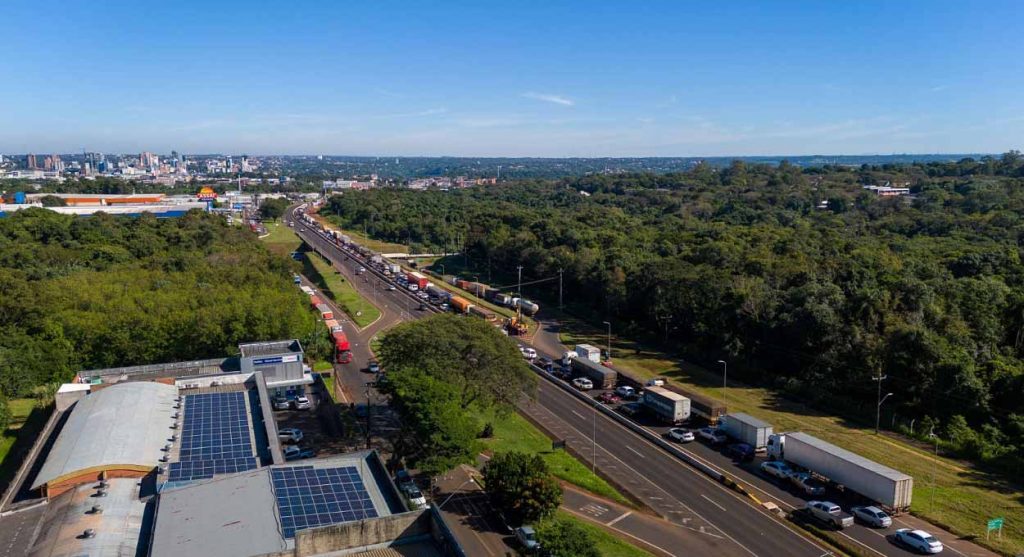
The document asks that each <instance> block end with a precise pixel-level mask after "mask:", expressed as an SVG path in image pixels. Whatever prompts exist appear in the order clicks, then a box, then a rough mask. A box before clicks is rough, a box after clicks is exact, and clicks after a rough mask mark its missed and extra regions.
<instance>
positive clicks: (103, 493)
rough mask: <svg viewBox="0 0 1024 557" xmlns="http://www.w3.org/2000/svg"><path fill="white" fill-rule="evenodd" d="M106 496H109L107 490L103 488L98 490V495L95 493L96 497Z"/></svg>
mask: <svg viewBox="0 0 1024 557" xmlns="http://www.w3.org/2000/svg"><path fill="white" fill-rule="evenodd" d="M106 496H107V491H106V490H105V489H101V490H99V491H97V492H96V495H95V497H106Z"/></svg>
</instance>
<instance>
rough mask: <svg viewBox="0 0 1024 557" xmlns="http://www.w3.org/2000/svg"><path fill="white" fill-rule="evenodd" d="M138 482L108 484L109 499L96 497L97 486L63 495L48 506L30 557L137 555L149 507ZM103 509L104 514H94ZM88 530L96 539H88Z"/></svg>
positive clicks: (108, 481)
mask: <svg viewBox="0 0 1024 557" xmlns="http://www.w3.org/2000/svg"><path fill="white" fill-rule="evenodd" d="M138 483H139V480H137V479H135V478H115V479H111V480H107V487H106V488H105V491H106V493H107V496H106V497H93V495H94V494H95V493H96V488H95V485H96V484H95V483H90V484H88V485H83V486H79V487H77V488H75V489H73V490H71V491H68V492H65V493H62V494H61V495H59V496H58V497H56V498H54V499H53V500H52V501H50V502H49V504H48V505H47V506H46V513H45V515H44V517H43V521H42V525H41V527H40V529H39V534H38V536H36V540H35V543H34V544H33V546H32V551H31V553H30V554H29V555H30V556H31V557H73V556H79V555H135V554H136V551H137V549H138V545H139V536H140V535H141V533H142V522H143V517H144V516H145V511H146V503H145V502H143V501H141V500H139V486H138ZM94 505H101V506H102V507H103V510H102V512H93V511H92V508H93V506H94ZM86 529H92V530H93V531H95V534H96V535H95V537H92V538H86V537H83V536H82V533H83V532H84V531H85V530H86Z"/></svg>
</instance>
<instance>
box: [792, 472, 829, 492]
mask: <svg viewBox="0 0 1024 557" xmlns="http://www.w3.org/2000/svg"><path fill="white" fill-rule="evenodd" d="M789 481H790V483H792V484H793V485H795V486H796V488H797V489H798V490H800V491H801V492H802V493H803V494H804V495H810V496H812V497H814V496H818V495H824V493H825V486H824V485H822V483H821V482H819V481H818V480H816V479H814V477H813V476H811V475H810V474H808V473H807V472H796V473H793V474H790V475H789Z"/></svg>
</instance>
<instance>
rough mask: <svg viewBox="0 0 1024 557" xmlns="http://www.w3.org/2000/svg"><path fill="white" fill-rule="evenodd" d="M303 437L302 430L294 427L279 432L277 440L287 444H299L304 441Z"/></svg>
mask: <svg viewBox="0 0 1024 557" xmlns="http://www.w3.org/2000/svg"><path fill="white" fill-rule="evenodd" d="M302 437H303V435H302V430H301V429H297V428H294V427H286V428H284V429H279V430H277V438H278V439H280V440H281V441H283V442H285V443H298V442H299V441H302Z"/></svg>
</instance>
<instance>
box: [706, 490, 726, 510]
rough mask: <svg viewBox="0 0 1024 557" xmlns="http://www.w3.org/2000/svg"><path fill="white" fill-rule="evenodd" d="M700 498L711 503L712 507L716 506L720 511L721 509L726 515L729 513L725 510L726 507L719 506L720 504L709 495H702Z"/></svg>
mask: <svg viewBox="0 0 1024 557" xmlns="http://www.w3.org/2000/svg"><path fill="white" fill-rule="evenodd" d="M700 496H701V497H703V498H704V500H705V501H707V502H708V503H711V504H712V505H714V506H716V507H718V508H719V509H721V510H722V512H724V513H727V512H729V511H727V510H725V507H723V506H722V505H719V504H718V503H716V502H715V500H714V499H712V498H710V497H708V496H707V495H704V494H703V493H701V494H700Z"/></svg>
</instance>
